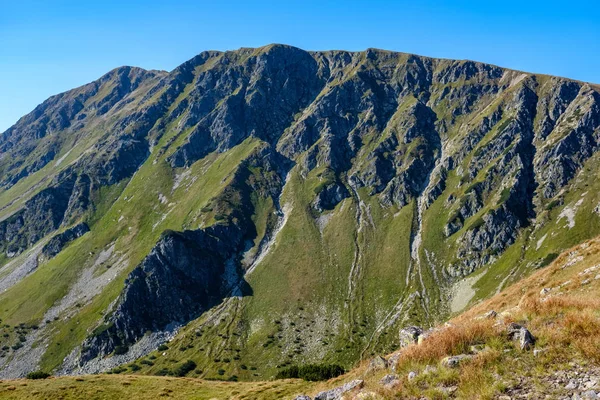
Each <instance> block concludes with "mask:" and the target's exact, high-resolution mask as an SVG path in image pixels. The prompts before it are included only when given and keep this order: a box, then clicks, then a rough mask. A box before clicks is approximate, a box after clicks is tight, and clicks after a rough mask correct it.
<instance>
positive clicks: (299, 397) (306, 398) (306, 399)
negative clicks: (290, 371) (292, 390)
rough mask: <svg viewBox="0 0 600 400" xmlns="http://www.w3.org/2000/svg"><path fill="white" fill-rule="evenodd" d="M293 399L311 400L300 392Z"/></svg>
mask: <svg viewBox="0 0 600 400" xmlns="http://www.w3.org/2000/svg"><path fill="white" fill-rule="evenodd" d="M294 400H312V399H311V398H310V397H309V396H307V395H305V394H301V395H298V396H296V397H294Z"/></svg>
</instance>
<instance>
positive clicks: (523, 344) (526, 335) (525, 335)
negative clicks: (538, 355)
mask: <svg viewBox="0 0 600 400" xmlns="http://www.w3.org/2000/svg"><path fill="white" fill-rule="evenodd" d="M507 331H508V338H509V339H511V340H515V341H519V347H520V348H521V350H529V349H532V348H533V346H534V345H535V337H533V335H532V334H531V332H529V330H527V328H525V327H524V326H522V325H519V324H517V323H514V322H512V323H510V324H509V325H508V328H507Z"/></svg>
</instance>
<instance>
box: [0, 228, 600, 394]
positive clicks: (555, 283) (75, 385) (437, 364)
mask: <svg viewBox="0 0 600 400" xmlns="http://www.w3.org/2000/svg"><path fill="white" fill-rule="evenodd" d="M599 272H600V237H597V238H594V239H592V240H590V241H586V242H584V243H582V244H580V245H578V246H575V247H572V248H570V249H568V250H566V251H565V252H564V253H562V254H561V255H560V256H558V257H557V258H556V260H555V261H554V262H552V263H551V264H550V265H549V266H547V267H545V268H542V269H540V270H538V271H535V272H534V273H532V274H531V275H530V276H529V277H527V278H524V279H522V280H520V281H519V282H517V283H515V284H513V285H510V286H509V287H507V288H506V289H503V290H502V291H501V292H500V293H498V294H496V295H494V296H492V297H491V298H490V299H487V300H485V301H482V302H480V303H479V304H477V305H475V306H474V307H472V308H471V309H469V310H468V311H466V312H463V313H461V314H459V315H458V316H456V317H455V318H452V319H451V320H449V321H448V322H446V323H444V324H443V325H439V326H436V327H433V328H432V329H428V330H419V328H418V327H412V328H409V329H405V330H403V331H401V332H399V334H400V335H402V338H403V339H404V340H405V343H404V346H403V347H402V348H400V349H397V350H396V351H394V352H393V353H391V354H387V355H383V356H380V355H377V356H375V357H372V358H370V359H369V360H365V361H364V362H362V363H360V364H359V365H357V366H356V367H355V368H353V369H351V370H349V371H347V372H346V373H345V374H343V375H340V376H337V377H334V378H332V379H329V380H327V381H323V382H311V381H305V380H301V379H277V380H271V381H255V382H250V381H246V382H233V381H232V380H234V379H232V378H230V379H229V380H230V381H229V382H221V381H214V380H204V379H197V378H189V377H188V378H180V377H172V376H169V377H163V376H144V375H134V374H133V373H134V372H135V370H136V366H137V368H139V366H140V365H144V363H149V362H152V360H157V359H158V358H159V357H160V353H153V354H152V355H150V356H149V357H146V358H143V359H141V360H138V361H136V362H134V363H130V364H128V365H127V366H125V367H123V368H122V370H123V371H122V372H119V373H114V372H113V373H110V374H100V375H83V376H81V375H80V376H61V377H51V378H50V379H44V380H33V379H32V378H29V379H27V380H24V379H19V380H8V381H3V382H2V383H1V384H0V394H1V396H2V398H3V399H4V398H6V399H14V400H20V399H31V398H58V397H64V398H68V399H89V398H135V399H156V398H158V397H169V398H175V399H192V398H193V399H197V398H202V399H205V398H206V399H235V400H242V399H261V400H274V399H290V400H291V399H294V400H311V399H313V400H323V399H333V400H341V399H352V400H365V399H369V400H384V399H415V398H424V399H437V398H442V399H447V398H449V399H453V398H457V399H475V398H477V399H479V398H484V399H488V398H489V399H492V398H493V399H498V400H503V399H521V398H523V399H548V398H552V399H572V398H575V399H577V398H579V399H593V398H595V397H597V396H598V393H600V368H598V364H597V362H598V361H599V360H600V351H599V350H600V319H599V318H598V305H599V304H600V303H599V302H600V298H599V295H598V294H599V293H600V291H599V289H600V273H599ZM406 333H409V335H408V336H407V335H406ZM522 333H525V334H524V335H523V334H522ZM413 334H416V335H417V337H416V340H415V336H413ZM522 338H526V339H527V340H526V341H524V340H522ZM188 364H189V361H186V362H183V363H178V364H176V368H177V369H178V370H179V369H180V368H181V367H182V366H184V365H188ZM283 371H289V370H283ZM40 377H43V375H42V376H39V377H38V379H39V378H40ZM302 393H305V394H302ZM307 394H308V395H307Z"/></svg>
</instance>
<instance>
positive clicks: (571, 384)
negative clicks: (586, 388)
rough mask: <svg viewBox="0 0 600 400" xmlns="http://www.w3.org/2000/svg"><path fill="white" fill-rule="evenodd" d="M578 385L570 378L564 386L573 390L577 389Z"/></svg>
mask: <svg viewBox="0 0 600 400" xmlns="http://www.w3.org/2000/svg"><path fill="white" fill-rule="evenodd" d="M577 387H578V385H577V383H576V382H575V381H574V380H572V379H571V380H570V381H569V383H568V384H567V385H566V386H565V389H567V390H575V389H577Z"/></svg>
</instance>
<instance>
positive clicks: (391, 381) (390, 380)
mask: <svg viewBox="0 0 600 400" xmlns="http://www.w3.org/2000/svg"><path fill="white" fill-rule="evenodd" d="M398 383H400V379H399V378H398V375H396V374H387V375H386V376H384V377H383V378H381V380H380V381H379V384H380V385H381V386H384V387H387V388H390V387H393V386H395V385H397V384H398Z"/></svg>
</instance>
